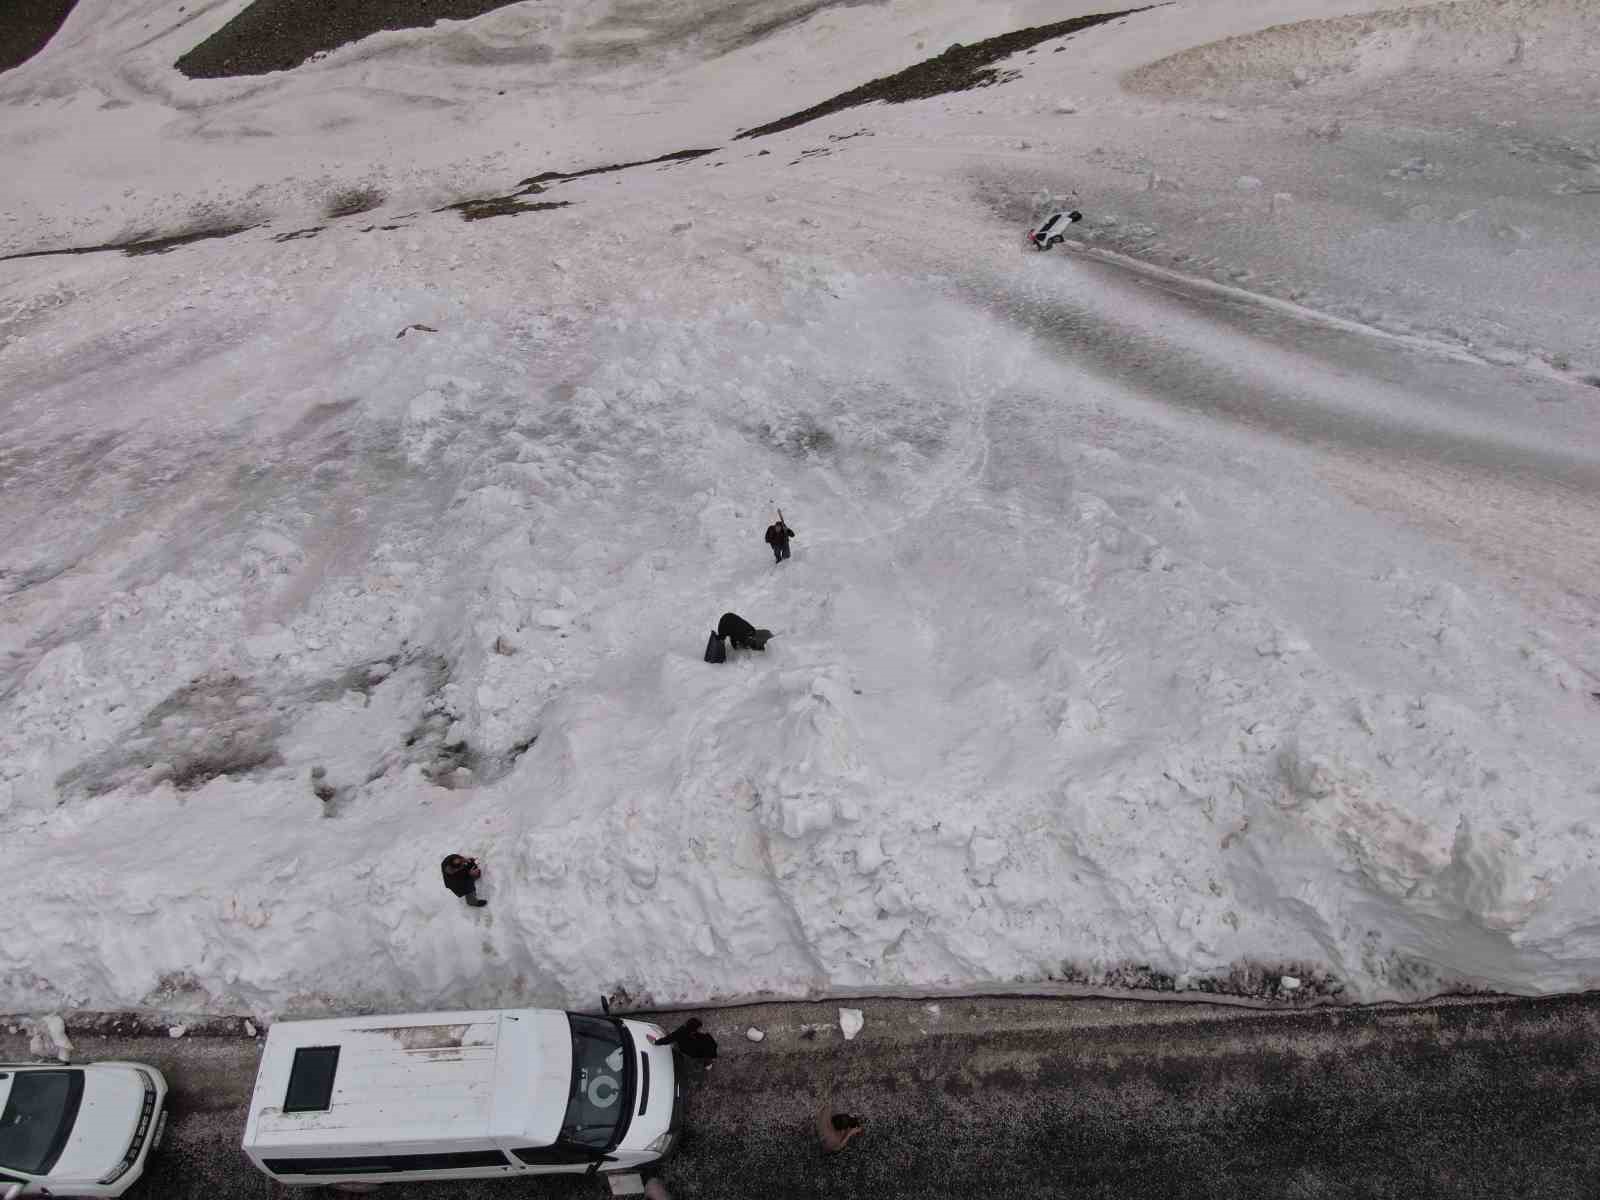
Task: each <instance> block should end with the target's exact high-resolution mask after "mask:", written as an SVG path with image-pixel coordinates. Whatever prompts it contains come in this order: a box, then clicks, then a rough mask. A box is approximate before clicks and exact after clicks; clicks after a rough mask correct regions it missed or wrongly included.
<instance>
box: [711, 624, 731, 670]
mask: <svg viewBox="0 0 1600 1200" xmlns="http://www.w3.org/2000/svg"><path fill="white" fill-rule="evenodd" d="M706 661H707V662H710V663H718V662H727V661H728V648H727V647H726V646H724V645H723V644H722V638H721V636H720V635H719V634H718V633H717V632H716V631H715V630H713V631H712V633H711V637H710V638H709V639H707V641H706Z"/></svg>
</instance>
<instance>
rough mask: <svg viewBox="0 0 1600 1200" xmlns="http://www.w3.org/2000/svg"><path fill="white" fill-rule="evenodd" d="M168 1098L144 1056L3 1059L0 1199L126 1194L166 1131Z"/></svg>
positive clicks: (0, 1079)
mask: <svg viewBox="0 0 1600 1200" xmlns="http://www.w3.org/2000/svg"><path fill="white" fill-rule="evenodd" d="M166 1100H167V1081H166V1079H165V1078H164V1077H163V1076H162V1074H161V1072H160V1071H158V1070H156V1069H155V1068H154V1067H147V1066H145V1065H144V1064H142V1063H130V1062H101V1063H85V1064H83V1065H81V1066H60V1065H57V1064H55V1063H0V1200H20V1198H21V1197H24V1196H62V1197H64V1196H120V1195H122V1194H123V1193H124V1192H126V1191H127V1190H128V1189H129V1188H130V1187H132V1186H133V1185H134V1183H135V1182H136V1181H137V1180H138V1178H139V1176H140V1175H142V1174H144V1164H145V1160H146V1159H147V1158H149V1157H150V1151H151V1150H153V1149H155V1147H156V1145H157V1144H158V1143H159V1142H160V1141H161V1136H162V1134H163V1133H164V1132H165V1131H166V1123H167V1114H166V1107H165V1106H166Z"/></svg>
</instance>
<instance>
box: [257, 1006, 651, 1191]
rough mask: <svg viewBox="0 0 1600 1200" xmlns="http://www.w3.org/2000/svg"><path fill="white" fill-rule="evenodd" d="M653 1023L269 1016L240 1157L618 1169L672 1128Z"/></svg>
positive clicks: (384, 1177) (287, 1177)
mask: <svg viewBox="0 0 1600 1200" xmlns="http://www.w3.org/2000/svg"><path fill="white" fill-rule="evenodd" d="M651 1034H655V1035H656V1036H658V1037H659V1036H660V1034H661V1030H660V1028H659V1027H657V1026H655V1025H650V1024H646V1023H644V1022H641V1021H629V1020H619V1019H617V1018H615V1017H591V1016H582V1015H580V1014H578V1013H564V1012H559V1011H556V1010H554V1009H537V1008H516V1009H503V1010H500V1011H496V1012H443V1013H416V1014H412V1015H410V1016H393V1017H345V1018H339V1019H337V1020H327V1021H282V1022H279V1023H278V1024H276V1025H274V1026H273V1027H272V1028H271V1030H270V1031H269V1032H268V1034H267V1041H266V1046H265V1047H264V1049H263V1051H262V1058H261V1069H260V1071H259V1072H258V1073H257V1075H256V1089H255V1094H254V1096H252V1097H251V1100H250V1120H249V1123H248V1125H247V1126H246V1127H245V1134H244V1152H245V1153H246V1154H247V1155H249V1157H250V1161H251V1162H253V1163H255V1164H256V1166H258V1167H260V1168H261V1169H262V1170H263V1171H265V1172H266V1173H267V1174H268V1175H270V1176H272V1178H274V1179H276V1180H278V1181H279V1182H281V1183H286V1184H291V1185H296V1184H305V1185H312V1184H340V1183H346V1184H348V1183H396V1182H400V1181H409V1180H422V1179H498V1178H502V1177H510V1176H517V1175H543V1174H550V1173H553V1172H579V1171H587V1172H589V1173H591V1174H592V1173H594V1172H597V1171H601V1172H611V1171H632V1170H637V1169H638V1168H639V1167H642V1166H645V1165H647V1164H649V1163H653V1162H657V1161H659V1160H660V1159H662V1158H664V1157H666V1156H667V1154H669V1153H670V1152H671V1150H672V1146H673V1143H674V1141H676V1139H677V1133H678V1120H679V1114H680V1108H681V1103H680V1102H681V1097H680V1095H679V1087H678V1075H677V1070H676V1064H675V1063H674V1061H673V1049H672V1048H671V1047H670V1046H655V1045H652V1044H651V1042H650V1035H651Z"/></svg>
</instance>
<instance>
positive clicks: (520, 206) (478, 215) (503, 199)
mask: <svg viewBox="0 0 1600 1200" xmlns="http://www.w3.org/2000/svg"><path fill="white" fill-rule="evenodd" d="M521 194H522V193H517V195H521ZM517 195H511V196H490V197H489V198H488V199H486V200H462V201H459V202H458V203H456V204H446V205H445V206H444V207H443V208H436V209H434V211H435V212H458V213H460V214H461V219H462V220H463V221H483V220H487V219H488V218H489V217H514V216H516V215H517V214H518V213H525V212H544V211H546V210H548V209H552V208H566V207H568V206H569V205H570V204H571V203H572V201H570V200H543V201H539V202H538V203H535V204H529V203H527V202H526V201H523V200H519V199H517ZM386 228H387V227H386Z"/></svg>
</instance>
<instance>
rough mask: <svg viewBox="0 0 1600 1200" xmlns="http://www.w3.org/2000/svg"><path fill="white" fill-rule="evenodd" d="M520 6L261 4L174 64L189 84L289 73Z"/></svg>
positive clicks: (378, 1)
mask: <svg viewBox="0 0 1600 1200" xmlns="http://www.w3.org/2000/svg"><path fill="white" fill-rule="evenodd" d="M515 2H516V0H256V2H255V3H254V4H252V5H250V7H249V8H247V9H245V10H244V11H243V12H241V13H240V14H239V15H238V16H236V17H235V18H234V19H233V20H231V21H229V22H228V23H227V24H226V25H224V26H223V27H222V28H221V29H219V30H217V32H216V33H214V34H212V35H211V36H210V37H208V38H207V39H206V40H205V41H203V42H201V43H200V44H199V45H198V46H196V47H195V48H194V49H193V50H190V51H189V52H188V53H187V54H185V55H184V56H183V57H182V58H180V59H178V61H177V63H176V64H175V65H176V66H177V68H178V70H180V71H182V72H183V73H184V74H185V75H187V76H188V77H189V78H190V79H221V78H225V77H227V76H233V75H265V74H267V73H268V72H270V71H288V70H292V69H293V68H295V67H298V66H299V65H300V64H301V63H303V62H305V61H306V59H308V58H310V57H311V56H312V55H313V54H319V53H321V52H322V51H324V50H332V49H334V48H336V47H338V46H343V45H345V44H346V43H348V42H356V41H360V40H361V39H362V38H364V37H367V36H369V35H371V34H374V33H378V32H381V31H382V30H386V29H391V30H393V29H422V28H427V27H429V26H431V25H433V23H434V22H435V21H441V20H447V21H466V20H470V19H471V18H473V17H481V16H482V15H483V14H484V13H486V12H493V11H494V10H495V9H497V8H505V7H506V6H507V5H509V4H512V3H515Z"/></svg>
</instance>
